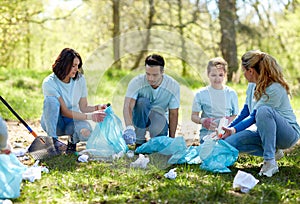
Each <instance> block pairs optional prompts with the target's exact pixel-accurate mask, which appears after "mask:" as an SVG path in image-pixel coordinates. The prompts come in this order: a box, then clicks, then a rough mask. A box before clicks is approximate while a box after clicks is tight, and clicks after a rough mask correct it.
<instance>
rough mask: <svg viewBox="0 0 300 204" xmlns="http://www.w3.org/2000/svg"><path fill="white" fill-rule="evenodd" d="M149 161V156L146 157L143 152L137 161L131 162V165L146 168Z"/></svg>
mask: <svg viewBox="0 0 300 204" xmlns="http://www.w3.org/2000/svg"><path fill="white" fill-rule="evenodd" d="M149 161H150V159H149V157H146V156H144V155H143V154H139V158H138V159H137V160H136V161H134V162H131V164H130V167H133V168H143V169H145V168H146V167H147V164H148V163H149Z"/></svg>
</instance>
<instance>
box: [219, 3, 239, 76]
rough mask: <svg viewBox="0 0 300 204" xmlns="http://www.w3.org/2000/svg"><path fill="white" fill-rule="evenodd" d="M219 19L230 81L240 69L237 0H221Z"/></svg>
mask: <svg viewBox="0 0 300 204" xmlns="http://www.w3.org/2000/svg"><path fill="white" fill-rule="evenodd" d="M218 6H219V11H220V14H219V20H220V25H221V34H222V37H221V43H220V48H221V52H222V55H223V58H224V59H225V60H226V61H227V62H228V74H227V76H228V81H229V82H230V81H232V77H233V73H234V72H236V71H237V70H238V60H237V46H236V33H235V21H236V5H235V0H219V5H218Z"/></svg>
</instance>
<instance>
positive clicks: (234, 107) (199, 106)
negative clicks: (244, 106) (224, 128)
mask: <svg viewBox="0 0 300 204" xmlns="http://www.w3.org/2000/svg"><path fill="white" fill-rule="evenodd" d="M192 111H193V112H201V118H216V119H221V118H222V117H224V116H232V115H237V114H238V113H239V107H238V97H237V93H236V91H235V90H233V89H232V88H230V87H228V86H224V88H223V89H214V88H213V87H211V86H206V87H203V88H201V89H200V90H199V91H198V92H197V93H196V94H195V97H194V101H193V106H192ZM212 132H213V131H209V130H207V129H206V128H204V127H203V126H202V128H201V129H200V137H201V138H202V137H204V136H205V135H207V134H210V133H212Z"/></svg>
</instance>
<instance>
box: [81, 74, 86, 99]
mask: <svg viewBox="0 0 300 204" xmlns="http://www.w3.org/2000/svg"><path fill="white" fill-rule="evenodd" d="M81 80H82V82H81V89H80V90H81V98H87V96H88V91H87V85H86V80H85V77H83V76H82V77H81Z"/></svg>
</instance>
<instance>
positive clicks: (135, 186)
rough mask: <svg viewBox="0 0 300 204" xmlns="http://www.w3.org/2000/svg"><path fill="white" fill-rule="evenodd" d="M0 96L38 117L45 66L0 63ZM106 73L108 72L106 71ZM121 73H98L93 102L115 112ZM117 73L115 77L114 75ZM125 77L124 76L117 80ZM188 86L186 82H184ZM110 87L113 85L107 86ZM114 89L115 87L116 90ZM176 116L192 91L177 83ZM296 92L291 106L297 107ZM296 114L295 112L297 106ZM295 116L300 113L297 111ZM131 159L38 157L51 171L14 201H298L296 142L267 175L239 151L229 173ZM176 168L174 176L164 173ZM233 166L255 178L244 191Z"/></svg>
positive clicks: (1, 107)
mask: <svg viewBox="0 0 300 204" xmlns="http://www.w3.org/2000/svg"><path fill="white" fill-rule="evenodd" d="M0 72H1V76H0V90H1V95H2V96H3V97H4V98H5V99H6V100H7V101H9V103H10V104H11V106H12V107H13V108H14V109H15V110H16V111H17V112H18V113H19V114H20V115H21V116H22V117H24V118H25V119H26V120H38V118H39V117H40V115H41V109H42V100H43V98H42V93H41V88H40V87H41V83H42V79H43V78H44V77H45V76H46V75H48V74H49V72H48V71H40V72H37V71H32V70H7V69H4V68H0ZM110 74H111V73H110ZM125 75H126V73H120V76H109V77H107V78H105V77H104V78H103V80H104V81H105V82H106V83H105V84H103V83H101V91H100V90H99V92H101V97H95V99H94V98H92V100H94V101H111V102H112V104H113V106H114V107H115V108H116V110H117V111H116V112H117V113H118V115H119V114H120V113H119V111H120V110H121V105H120V103H122V101H121V102H120V100H122V94H123V93H124V87H123V88H120V87H122V86H123V84H122V83H121V82H120V81H121V80H120V78H122V79H124V76H125ZM118 77H119V78H118ZM122 81H126V80H122ZM186 81H189V80H186ZM185 84H186V85H188V84H189V83H185ZM232 86H233V87H234V88H235V89H236V90H237V91H238V93H239V97H240V99H239V100H240V106H241V105H242V104H243V102H244V92H245V86H242V85H232ZM112 87H113V88H112ZM116 89H117V90H116ZM182 92H183V93H182V99H183V100H182V103H183V104H182V109H183V110H182V111H181V116H180V117H181V119H180V120H181V121H184V120H190V119H189V113H190V109H189V108H190V106H191V105H190V104H191V103H190V102H191V100H192V93H193V92H192V91H191V90H189V88H188V87H187V86H182ZM299 101H300V100H298V98H297V97H295V98H294V100H293V102H292V103H293V107H300V106H299ZM0 110H1V115H2V116H3V117H4V118H5V119H9V120H16V119H15V117H14V116H13V115H12V114H11V113H10V112H9V111H8V110H7V108H6V107H5V106H4V105H0ZM296 113H297V115H298V113H299V111H298V109H296ZM298 118H299V116H298ZM136 159H137V155H136V156H135V158H132V159H129V158H126V157H124V158H122V159H120V160H116V161H114V162H112V163H105V162H89V163H79V162H77V161H76V160H77V157H76V156H75V155H61V156H57V157H53V158H51V159H47V160H44V161H41V163H42V164H43V165H45V166H46V167H47V168H48V169H49V170H50V172H49V173H48V174H45V173H43V175H42V179H41V180H37V181H35V182H34V183H30V182H28V181H23V182H22V185H21V196H20V197H19V198H17V199H13V200H12V201H13V202H14V203H299V202H300V190H299V185H298V184H299V182H300V179H299V176H300V166H299V163H300V161H299V160H300V146H299V145H298V146H296V147H295V148H294V149H293V151H291V150H289V151H287V152H286V157H284V158H283V159H282V160H280V161H279V167H280V172H279V173H277V174H275V175H274V176H273V177H272V178H267V177H259V176H258V174H257V173H258V172H259V169H260V164H261V162H262V159H261V158H258V157H253V156H249V155H240V156H239V158H238V161H237V162H236V163H235V164H234V165H233V166H232V167H230V169H231V171H232V172H231V173H226V174H216V173H211V172H207V171H203V170H201V169H200V168H199V165H187V164H184V165H172V166H171V165H167V164H166V158H164V157H162V156H160V157H155V155H152V156H150V161H152V162H150V164H149V165H148V167H147V168H146V169H134V168H130V167H129V164H130V162H132V161H134V160H136ZM171 168H176V172H177V178H176V179H174V180H170V179H167V178H165V177H164V174H165V173H167V172H168V170H169V169H171ZM238 170H242V171H246V172H248V173H251V174H252V175H253V176H255V177H256V178H257V179H259V183H258V184H257V185H256V186H255V187H254V188H253V189H252V190H251V191H250V192H249V193H248V194H243V193H240V192H238V191H235V190H234V189H233V188H232V183H233V179H234V176H235V175H236V173H237V171H238Z"/></svg>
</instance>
